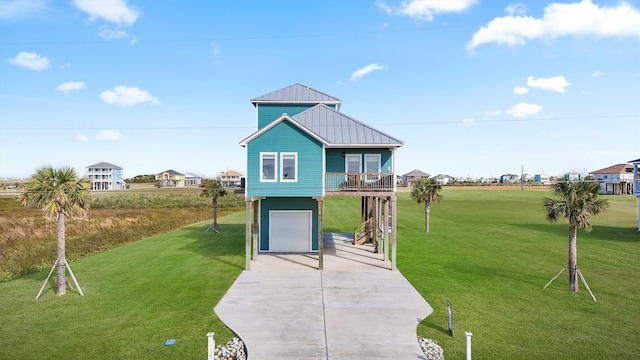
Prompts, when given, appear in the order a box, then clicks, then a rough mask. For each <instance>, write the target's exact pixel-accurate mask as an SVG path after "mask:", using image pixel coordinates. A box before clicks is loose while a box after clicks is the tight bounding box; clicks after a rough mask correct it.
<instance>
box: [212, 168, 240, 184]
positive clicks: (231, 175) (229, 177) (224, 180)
mask: <svg viewBox="0 0 640 360" xmlns="http://www.w3.org/2000/svg"><path fill="white" fill-rule="evenodd" d="M241 179H242V174H241V173H239V172H237V171H235V170H227V171H223V172H221V173H220V175H218V181H220V184H221V185H222V186H224V187H240V184H241V181H242V180H241Z"/></svg>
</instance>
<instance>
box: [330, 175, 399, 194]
mask: <svg viewBox="0 0 640 360" xmlns="http://www.w3.org/2000/svg"><path fill="white" fill-rule="evenodd" d="M325 180H326V181H325V189H326V191H327V192H341V191H352V192H374V191H393V189H394V185H395V182H394V175H393V174H389V173H327V174H326V178H325Z"/></svg>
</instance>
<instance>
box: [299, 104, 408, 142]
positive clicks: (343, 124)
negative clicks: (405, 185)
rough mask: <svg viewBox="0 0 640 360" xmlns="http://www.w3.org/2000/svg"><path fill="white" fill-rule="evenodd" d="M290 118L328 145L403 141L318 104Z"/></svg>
mask: <svg viewBox="0 0 640 360" xmlns="http://www.w3.org/2000/svg"><path fill="white" fill-rule="evenodd" d="M292 119H293V120H294V121H296V122H298V123H299V124H300V125H302V126H304V127H305V128H307V129H308V130H309V131H311V132H313V133H314V134H316V135H317V136H319V137H320V138H322V139H323V140H325V141H326V142H327V143H328V144H330V145H348V146H353V145H367V146H370V145H388V146H396V147H398V146H402V145H403V144H404V143H403V142H402V141H400V140H398V139H396V138H394V137H391V136H389V135H387V134H385V133H383V132H381V131H378V130H376V129H374V128H372V127H370V126H368V125H365V124H363V123H361V122H360V121H358V120H356V119H354V118H352V117H349V116H347V115H345V114H343V113H341V112H339V111H336V110H334V109H332V108H330V107H328V106H326V105H323V104H319V105H316V106H314V107H312V108H311V109H308V110H306V111H303V112H301V113H299V114H297V115H295V116H293V117H292Z"/></svg>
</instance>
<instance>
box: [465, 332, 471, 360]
mask: <svg viewBox="0 0 640 360" xmlns="http://www.w3.org/2000/svg"><path fill="white" fill-rule="evenodd" d="M464 334H465V335H467V360H471V335H473V334H472V333H471V332H470V331H467V332H466V333H464Z"/></svg>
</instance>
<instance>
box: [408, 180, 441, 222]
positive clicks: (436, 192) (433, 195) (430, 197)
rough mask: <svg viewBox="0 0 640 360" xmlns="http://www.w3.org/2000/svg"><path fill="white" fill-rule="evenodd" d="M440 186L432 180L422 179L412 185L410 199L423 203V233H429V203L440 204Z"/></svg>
mask: <svg viewBox="0 0 640 360" xmlns="http://www.w3.org/2000/svg"><path fill="white" fill-rule="evenodd" d="M440 191H442V185H440V184H439V183H438V182H437V181H435V180H434V179H428V178H422V179H420V180H419V181H418V182H416V183H415V184H414V185H413V190H411V198H412V199H413V200H415V201H417V202H418V204H420V203H424V232H425V233H426V234H428V233H429V214H430V213H431V202H433V201H437V202H440V200H442V198H443V196H442V195H441V194H440Z"/></svg>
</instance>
